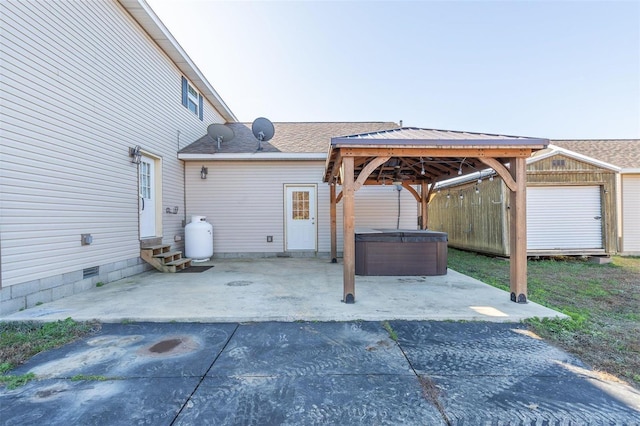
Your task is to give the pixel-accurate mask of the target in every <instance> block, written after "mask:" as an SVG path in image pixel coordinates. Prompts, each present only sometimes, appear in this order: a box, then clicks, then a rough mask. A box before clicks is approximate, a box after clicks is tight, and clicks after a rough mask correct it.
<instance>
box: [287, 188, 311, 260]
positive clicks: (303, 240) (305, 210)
mask: <svg viewBox="0 0 640 426" xmlns="http://www.w3.org/2000/svg"><path fill="white" fill-rule="evenodd" d="M285 200H286V202H285V206H286V208H285V227H286V229H285V231H286V247H285V249H286V250H316V241H317V225H316V224H317V220H316V218H317V212H316V185H285Z"/></svg>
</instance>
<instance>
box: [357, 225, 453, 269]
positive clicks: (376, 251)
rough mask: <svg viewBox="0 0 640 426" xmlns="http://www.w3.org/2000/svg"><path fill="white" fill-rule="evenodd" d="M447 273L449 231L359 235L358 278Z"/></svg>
mask: <svg viewBox="0 0 640 426" xmlns="http://www.w3.org/2000/svg"><path fill="white" fill-rule="evenodd" d="M446 274H447V234H446V232H435V231H429V230H425V231H404V230H384V229H380V230H367V231H360V232H358V231H357V232H356V275H383V276H387V275H427V276H428V275H446Z"/></svg>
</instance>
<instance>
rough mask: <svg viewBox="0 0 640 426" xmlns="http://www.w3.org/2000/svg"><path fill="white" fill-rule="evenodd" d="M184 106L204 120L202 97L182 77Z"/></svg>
mask: <svg viewBox="0 0 640 426" xmlns="http://www.w3.org/2000/svg"><path fill="white" fill-rule="evenodd" d="M182 105H184V106H185V107H187V109H188V110H189V111H191V112H192V113H194V114H195V115H196V116H198V118H200V120H202V95H201V94H200V93H198V91H197V90H196V89H195V87H193V86H192V85H191V83H189V81H188V80H187V79H186V78H184V77H182Z"/></svg>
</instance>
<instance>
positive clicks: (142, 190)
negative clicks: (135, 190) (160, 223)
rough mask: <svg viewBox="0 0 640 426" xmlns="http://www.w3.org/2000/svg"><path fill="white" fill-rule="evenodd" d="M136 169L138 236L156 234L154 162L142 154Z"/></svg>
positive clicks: (143, 236)
mask: <svg viewBox="0 0 640 426" xmlns="http://www.w3.org/2000/svg"><path fill="white" fill-rule="evenodd" d="M138 167H139V169H138V180H139V186H138V187H139V195H140V199H139V212H140V238H148V237H155V236H156V194H155V184H154V183H155V162H154V160H153V159H152V158H149V157H145V156H142V161H140V164H139V166H138Z"/></svg>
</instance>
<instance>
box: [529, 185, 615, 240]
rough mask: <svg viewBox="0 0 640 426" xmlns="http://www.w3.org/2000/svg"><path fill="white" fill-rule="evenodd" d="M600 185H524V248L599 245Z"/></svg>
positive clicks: (600, 217) (600, 235)
mask: <svg viewBox="0 0 640 426" xmlns="http://www.w3.org/2000/svg"><path fill="white" fill-rule="evenodd" d="M601 248H603V244H602V205H601V201H600V187H599V186H550V187H528V188H527V249H529V250H562V249H601Z"/></svg>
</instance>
